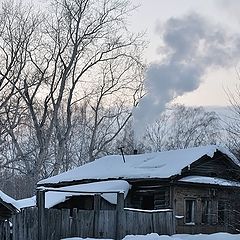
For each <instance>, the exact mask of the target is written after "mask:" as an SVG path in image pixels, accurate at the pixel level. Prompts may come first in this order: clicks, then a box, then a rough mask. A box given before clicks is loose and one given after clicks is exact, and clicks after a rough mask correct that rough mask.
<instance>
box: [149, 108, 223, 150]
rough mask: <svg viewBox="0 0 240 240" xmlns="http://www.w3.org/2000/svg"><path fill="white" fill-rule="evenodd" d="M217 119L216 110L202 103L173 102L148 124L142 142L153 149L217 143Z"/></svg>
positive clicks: (218, 130)
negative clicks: (199, 105)
mask: <svg viewBox="0 0 240 240" xmlns="http://www.w3.org/2000/svg"><path fill="white" fill-rule="evenodd" d="M219 134H220V128H219V119H218V117H217V114H216V113H215V112H207V111H205V110H204V109H203V108H202V107H185V106H183V105H175V106H173V108H171V109H169V110H167V111H166V112H165V113H163V114H162V116H161V117H160V119H159V120H158V121H156V123H155V124H154V125H153V126H150V127H148V129H147V131H146V135H145V142H146V144H147V145H149V146H150V147H151V150H153V151H162V150H170V149H179V148H188V147H196V146H200V145H207V144H216V143H217V141H218V139H219Z"/></svg>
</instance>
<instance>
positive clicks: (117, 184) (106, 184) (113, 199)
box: [45, 180, 130, 208]
mask: <svg viewBox="0 0 240 240" xmlns="http://www.w3.org/2000/svg"><path fill="white" fill-rule="evenodd" d="M129 189H130V185H129V183H128V182H127V181H124V180H113V181H102V182H96V183H88V184H78V185H73V186H68V187H61V188H57V189H51V188H45V190H48V191H47V192H46V194H45V207H46V208H51V207H53V206H55V205H57V204H59V203H62V202H65V201H66V200H67V198H68V197H71V196H80V195H94V193H100V194H101V197H102V198H104V199H105V200H107V201H108V202H110V203H112V204H117V193H118V192H123V193H124V198H125V197H126V196H127V194H128V190H129ZM51 190H57V192H55V191H51ZM61 191H75V192H61Z"/></svg>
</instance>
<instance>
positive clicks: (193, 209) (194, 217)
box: [184, 198, 197, 225]
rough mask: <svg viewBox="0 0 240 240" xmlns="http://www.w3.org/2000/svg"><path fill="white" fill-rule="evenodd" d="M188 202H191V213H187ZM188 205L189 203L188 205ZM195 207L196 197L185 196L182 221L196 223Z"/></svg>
mask: <svg viewBox="0 0 240 240" xmlns="http://www.w3.org/2000/svg"><path fill="white" fill-rule="evenodd" d="M188 202H191V209H190V211H191V214H190V215H189V213H188V209H187V208H188ZM189 206H190V205H189ZM196 207H197V201H196V198H185V199H184V223H185V224H186V225H195V224H196ZM188 215H189V216H191V217H190V221H187V220H188Z"/></svg>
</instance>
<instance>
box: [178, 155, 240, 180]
mask: <svg viewBox="0 0 240 240" xmlns="http://www.w3.org/2000/svg"><path fill="white" fill-rule="evenodd" d="M181 175H182V176H188V175H199V176H209V177H221V178H226V179H234V180H237V179H240V169H239V167H237V166H236V165H235V164H233V163H232V162H231V161H230V160H229V159H228V158H227V157H226V156H225V155H224V154H222V153H220V152H217V153H215V154H214V157H213V158H210V157H209V156H207V155H205V156H203V157H202V158H200V159H199V160H197V161H195V162H193V163H192V164H191V165H190V166H187V167H185V168H184V169H183V170H182V173H181Z"/></svg>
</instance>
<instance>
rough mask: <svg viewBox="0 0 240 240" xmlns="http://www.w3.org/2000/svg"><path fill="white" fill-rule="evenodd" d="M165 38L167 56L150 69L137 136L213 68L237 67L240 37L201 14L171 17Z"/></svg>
mask: <svg viewBox="0 0 240 240" xmlns="http://www.w3.org/2000/svg"><path fill="white" fill-rule="evenodd" d="M163 29H164V31H162V33H161V37H162V40H163V43H164V47H162V48H161V52H160V54H166V52H167V55H166V57H165V58H164V60H163V61H161V62H160V63H152V64H150V65H149V67H148V69H147V71H146V77H145V88H146V92H147V93H146V95H145V97H144V98H142V100H141V101H140V102H139V105H138V107H137V108H136V109H135V111H134V113H133V116H134V122H135V124H134V125H135V132H136V135H138V136H139V135H141V134H142V133H143V130H144V128H145V127H146V125H147V124H149V123H152V122H153V121H154V120H156V119H157V117H159V115H160V114H161V112H162V111H163V110H164V109H165V107H166V105H167V104H168V103H170V102H171V101H172V100H173V99H174V98H175V97H178V96H182V95H183V94H185V93H187V92H191V91H194V90H195V89H197V88H198V87H199V85H200V84H201V82H202V80H203V79H202V78H203V76H204V74H205V73H206V71H207V70H208V69H209V68H213V67H229V66H231V67H232V66H235V65H236V61H237V60H239V59H237V58H238V57H239V53H240V50H239V49H240V48H239V46H240V40H239V38H238V37H237V36H230V35H228V34H227V32H226V31H224V30H223V29H221V28H220V27H219V26H217V25H213V24H210V23H209V22H208V21H207V20H206V19H204V18H202V17H201V16H199V15H197V14H191V15H188V16H185V17H183V18H171V19H169V20H168V21H167V22H166V24H165V25H164V28H163Z"/></svg>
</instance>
